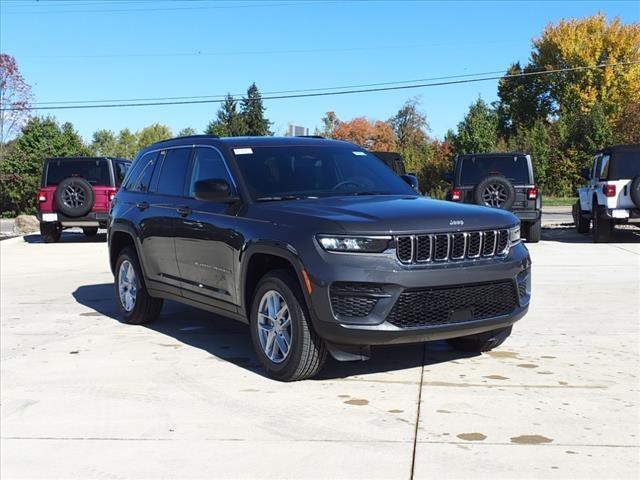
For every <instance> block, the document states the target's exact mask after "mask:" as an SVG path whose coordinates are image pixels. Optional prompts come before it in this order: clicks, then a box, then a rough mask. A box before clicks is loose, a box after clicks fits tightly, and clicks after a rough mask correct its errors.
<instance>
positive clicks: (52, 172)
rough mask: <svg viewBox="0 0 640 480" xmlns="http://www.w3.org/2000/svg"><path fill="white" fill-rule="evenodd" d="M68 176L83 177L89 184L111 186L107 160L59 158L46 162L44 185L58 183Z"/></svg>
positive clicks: (48, 185)
mask: <svg viewBox="0 0 640 480" xmlns="http://www.w3.org/2000/svg"><path fill="white" fill-rule="evenodd" d="M69 177H81V178H84V179H85V180H86V181H87V182H89V183H90V184H91V185H95V186H106V187H109V186H111V174H110V172H109V160H106V159H104V158H98V159H92V158H87V159H64V158H63V159H59V160H49V161H48V162H47V172H46V178H45V179H44V186H45V187H50V186H55V185H58V184H59V183H60V182H61V181H62V180H64V179H65V178H69Z"/></svg>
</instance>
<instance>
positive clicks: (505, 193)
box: [473, 175, 516, 210]
mask: <svg viewBox="0 0 640 480" xmlns="http://www.w3.org/2000/svg"><path fill="white" fill-rule="evenodd" d="M515 199H516V191H515V189H514V188H513V184H512V183H511V182H510V181H509V180H507V179H506V178H505V177H502V176H499V175H491V176H489V177H487V178H485V179H484V180H482V181H481V182H480V183H478V185H476V188H475V190H474V192H473V200H474V202H475V203H477V204H478V205H482V206H484V207H491V208H501V209H502V210H509V209H510V208H511V206H512V205H513V201H514V200H515Z"/></svg>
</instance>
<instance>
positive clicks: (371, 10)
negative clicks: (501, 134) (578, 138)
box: [0, 0, 640, 139]
mask: <svg viewBox="0 0 640 480" xmlns="http://www.w3.org/2000/svg"><path fill="white" fill-rule="evenodd" d="M639 5H640V3H639V2H636V1H629V2H577V1H574V2H418V1H408V2H401V1H397V2H385V1H378V2H372V1H354V2H335V1H333V2H332V1H318V2H311V1H298V0H274V1H270V2H266V1H263V2H258V1H256V2H251V1H244V0H243V1H238V2H230V1H220V2H213V1H206V0H205V1H183V2H176V1H171V0H165V1H149V0H123V1H120V2H118V1H111V2H108V1H105V0H94V1H90V0H76V1H68V0H67V1H62V0H61V1H57V2H55V1H51V0H49V1H47V0H40V1H39V2H35V1H31V0H19V1H12V0H2V1H1V3H0V6H1V7H2V10H1V12H0V13H1V21H0V30H1V33H0V42H1V45H0V49H1V51H2V52H3V53H8V54H11V55H13V56H14V57H15V58H16V60H17V62H18V64H19V67H20V69H21V70H22V73H23V75H24V77H25V78H26V80H27V81H28V82H29V83H30V84H31V85H32V86H33V93H34V96H35V98H34V101H36V102H51V101H67V100H101V99H131V98H150V97H174V96H197V95H217V94H225V93H226V92H231V93H241V92H244V91H245V90H246V88H247V86H248V85H249V84H250V83H251V82H253V81H255V82H256V83H257V85H258V87H259V88H260V90H261V91H263V92H272V91H280V90H290V89H311V88H322V87H336V86H343V85H345V86H346V85H356V84H369V83H378V82H394V81H403V80H413V79H423V78H431V77H440V76H447V75H460V74H469V73H476V72H487V71H495V70H504V69H506V68H507V67H508V66H509V64H510V63H512V62H514V61H518V60H519V61H521V62H523V63H524V62H526V61H527V59H528V56H529V53H530V51H531V40H532V38H534V37H536V36H537V35H539V33H540V32H541V30H542V29H543V27H544V26H545V25H546V24H547V23H549V22H556V21H558V20H560V19H561V18H570V17H583V16H588V15H591V14H594V13H596V12H598V11H602V12H603V13H605V14H606V15H607V16H608V17H614V16H619V17H621V19H622V20H623V21H624V22H634V21H635V22H637V21H639V20H640V6H639ZM496 85H497V82H496V81H488V82H481V83H473V84H466V85H451V86H442V87H431V88H423V89H415V90H401V91H395V92H378V93H367V94H356V95H343V96H331V97H320V98H304V99H286V100H273V101H269V102H265V106H266V108H267V116H268V117H269V119H270V120H271V121H272V122H273V129H274V130H275V131H276V133H278V134H281V133H282V132H283V131H284V129H285V128H286V126H287V123H288V122H290V121H292V122H295V123H296V124H299V125H303V126H306V127H309V128H310V129H311V130H313V128H314V127H315V126H318V125H319V124H320V119H321V117H322V116H323V114H324V113H325V112H327V111H330V110H333V111H335V112H336V113H337V114H338V117H339V118H340V119H343V120H346V119H350V118H353V117H355V116H366V117H368V118H371V119H382V120H386V119H387V118H389V117H390V116H391V115H393V114H394V113H395V112H396V111H397V110H398V108H400V106H401V105H402V103H403V102H404V101H405V100H406V99H407V98H409V97H412V96H419V97H420V101H421V105H422V109H423V111H424V112H425V113H426V115H427V117H428V120H429V124H430V126H431V134H432V135H434V136H437V137H442V136H443V135H444V133H445V132H446V131H447V129H449V128H454V127H455V126H456V124H457V123H458V122H459V121H460V120H461V119H462V118H463V116H464V114H465V112H466V110H467V108H468V106H469V104H470V103H472V102H473V101H474V100H475V99H476V98H477V97H478V96H481V97H482V98H483V99H485V100H486V101H488V102H491V101H493V100H495V99H496ZM217 108H218V105H216V104H205V105H178V106H158V107H142V108H119V109H95V110H94V109H90V110H64V111H52V112H50V113H51V114H52V115H55V117H56V118H57V119H58V120H60V121H71V122H73V124H74V126H75V127H76V129H77V130H78V131H79V132H80V133H81V134H82V135H83V137H85V139H90V137H91V134H92V133H93V132H94V131H95V130H97V129H100V128H108V129H112V130H115V131H117V130H120V129H121V128H125V127H126V128H130V129H132V130H138V129H140V128H142V127H144V126H146V125H149V124H151V123H154V122H160V123H165V124H167V125H169V126H170V127H171V128H172V129H173V131H174V132H175V133H177V131H178V130H180V129H181V128H183V127H188V126H191V127H193V128H195V129H197V130H198V131H200V130H202V129H204V128H205V126H206V124H207V123H208V121H209V120H210V119H211V118H212V117H213V116H214V115H215V112H216V110H217Z"/></svg>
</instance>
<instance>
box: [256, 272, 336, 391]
mask: <svg viewBox="0 0 640 480" xmlns="http://www.w3.org/2000/svg"><path fill="white" fill-rule="evenodd" d="M270 298H272V299H274V303H273V304H272V305H273V309H271V310H270V309H268V308H266V307H267V306H268V304H269V299H270ZM283 302H284V303H286V305H285V304H284V303H283ZM285 306H286V307H287V309H288V315H286V313H285V315H282V317H281V318H282V321H283V322H286V320H287V319H288V324H285V323H282V324H278V326H277V327H276V326H275V325H276V324H275V322H273V321H271V320H270V319H267V318H266V317H264V316H262V315H260V318H258V317H259V312H260V311H261V310H262V309H263V308H265V309H266V310H268V313H269V314H270V316H271V318H273V315H272V314H271V312H272V311H276V309H277V310H279V311H282V310H283V308H284V307H285ZM276 318H278V317H276ZM250 320H251V341H252V343H253V348H254V350H255V352H256V355H257V357H258V361H259V362H260V364H261V365H262V367H263V368H264V369H265V370H266V372H267V374H268V375H269V376H270V377H271V378H274V379H276V380H280V381H284V382H291V381H296V380H303V379H305V378H311V377H313V376H315V375H316V374H317V373H318V372H319V371H320V370H321V369H322V367H323V365H324V362H325V360H326V358H327V347H326V345H325V343H324V341H323V340H322V339H321V338H320V337H319V336H318V334H317V333H316V332H315V330H314V329H313V325H312V324H311V319H310V316H309V312H308V310H307V306H306V303H305V301H304V297H303V295H302V291H301V289H300V285H299V283H298V280H297V278H296V277H295V276H294V275H293V274H291V273H290V272H289V271H287V270H274V271H272V272H269V273H267V274H266V275H265V276H264V277H262V279H261V280H260V281H259V282H258V285H257V286H256V290H255V293H254V295H253V299H252V302H251V312H250ZM262 326H264V327H268V328H262ZM276 328H278V331H277V332H275V331H274V330H275V329H276ZM280 329H282V330H280ZM270 331H274V333H273V337H271V335H270V334H269V333H268V332H270ZM287 336H288V338H289V342H288V350H287V352H286V354H283V350H284V349H283V348H281V347H280V345H283V346H284V347H285V348H287V343H286V337H287ZM270 337H271V338H270ZM269 345H271V349H269ZM276 350H277V352H276Z"/></svg>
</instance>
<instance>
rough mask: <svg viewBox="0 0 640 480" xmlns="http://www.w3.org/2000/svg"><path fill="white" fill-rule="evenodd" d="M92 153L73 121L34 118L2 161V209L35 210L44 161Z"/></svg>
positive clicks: (15, 210)
mask: <svg viewBox="0 0 640 480" xmlns="http://www.w3.org/2000/svg"><path fill="white" fill-rule="evenodd" d="M90 153H91V152H90V150H89V148H87V146H85V145H84V143H83V141H82V138H81V137H80V135H79V134H78V133H77V132H76V131H75V130H74V128H73V125H72V124H71V123H64V124H62V125H59V124H58V122H56V120H55V119H53V118H52V117H32V118H31V119H29V121H28V122H27V124H26V125H25V126H24V127H23V129H22V131H21V133H20V134H19V135H18V137H17V138H16V141H15V143H14V145H13V148H12V151H11V153H10V155H8V156H7V157H6V159H5V160H4V161H3V162H2V163H1V164H0V187H1V188H0V192H1V193H0V210H1V211H2V212H3V213H9V214H12V215H17V214H20V213H33V212H34V211H35V200H34V199H35V196H36V193H37V191H38V188H39V181H40V176H41V173H42V164H43V160H44V159H45V158H48V157H68V156H87V155H90Z"/></svg>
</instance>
